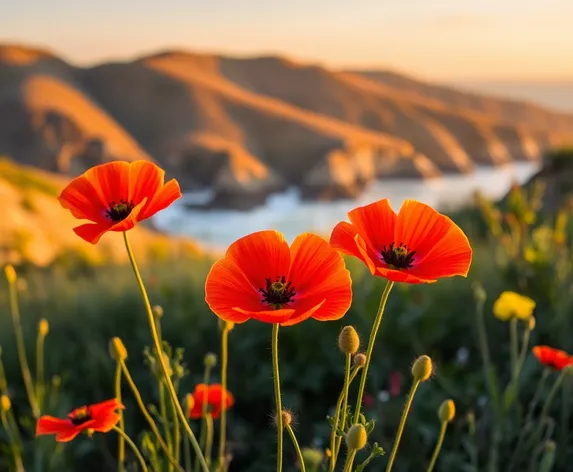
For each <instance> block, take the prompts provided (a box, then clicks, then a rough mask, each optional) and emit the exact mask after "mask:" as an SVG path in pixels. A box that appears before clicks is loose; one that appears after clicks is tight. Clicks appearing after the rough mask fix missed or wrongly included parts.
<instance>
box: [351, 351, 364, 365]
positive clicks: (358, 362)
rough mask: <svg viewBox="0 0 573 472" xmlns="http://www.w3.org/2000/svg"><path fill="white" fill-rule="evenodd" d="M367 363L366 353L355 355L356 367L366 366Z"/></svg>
mask: <svg viewBox="0 0 573 472" xmlns="http://www.w3.org/2000/svg"><path fill="white" fill-rule="evenodd" d="M365 365H366V354H362V353H361V352H360V353H358V354H356V355H355V356H354V367H364V366H365Z"/></svg>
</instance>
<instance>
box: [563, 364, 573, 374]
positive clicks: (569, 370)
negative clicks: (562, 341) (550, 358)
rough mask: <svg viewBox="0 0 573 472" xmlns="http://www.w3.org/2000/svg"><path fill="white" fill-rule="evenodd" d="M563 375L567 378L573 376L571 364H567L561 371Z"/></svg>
mask: <svg viewBox="0 0 573 472" xmlns="http://www.w3.org/2000/svg"><path fill="white" fill-rule="evenodd" d="M563 373H564V374H565V375H567V376H571V375H573V364H569V365H568V366H565V368H564V369H563Z"/></svg>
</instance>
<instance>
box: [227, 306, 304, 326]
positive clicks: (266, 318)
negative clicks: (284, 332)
mask: <svg viewBox="0 0 573 472" xmlns="http://www.w3.org/2000/svg"><path fill="white" fill-rule="evenodd" d="M233 310H235V311H237V312H238V313H240V314H241V315H243V316H248V317H249V318H253V319H255V320H258V321H262V322H264V323H284V322H285V321H287V320H288V319H289V318H290V317H291V316H292V315H293V314H294V313H295V311H296V310H293V309H291V308H283V309H280V310H259V311H248V310H243V309H242V308H240V307H233Z"/></svg>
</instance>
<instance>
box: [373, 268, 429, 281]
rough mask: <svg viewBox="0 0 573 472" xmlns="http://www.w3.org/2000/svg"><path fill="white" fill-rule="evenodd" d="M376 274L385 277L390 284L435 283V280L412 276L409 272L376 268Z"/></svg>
mask: <svg viewBox="0 0 573 472" xmlns="http://www.w3.org/2000/svg"><path fill="white" fill-rule="evenodd" d="M376 272H377V274H379V275H381V276H382V277H385V278H386V279H388V280H390V281H392V282H404V283H408V284H429V283H433V282H436V280H431V279H430V280H427V279H422V278H420V277H417V276H415V275H412V273H411V270H408V271H406V270H395V269H388V268H387V267H378V268H377V269H376Z"/></svg>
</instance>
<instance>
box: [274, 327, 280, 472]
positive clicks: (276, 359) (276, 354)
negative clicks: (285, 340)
mask: <svg viewBox="0 0 573 472" xmlns="http://www.w3.org/2000/svg"><path fill="white" fill-rule="evenodd" d="M272 351H273V378H274V381H275V403H276V410H277V412H276V421H277V470H276V472H282V470H283V414H282V413H283V408H282V404H281V381H280V377H279V324H278V323H275V324H274V325H273V339H272Z"/></svg>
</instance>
